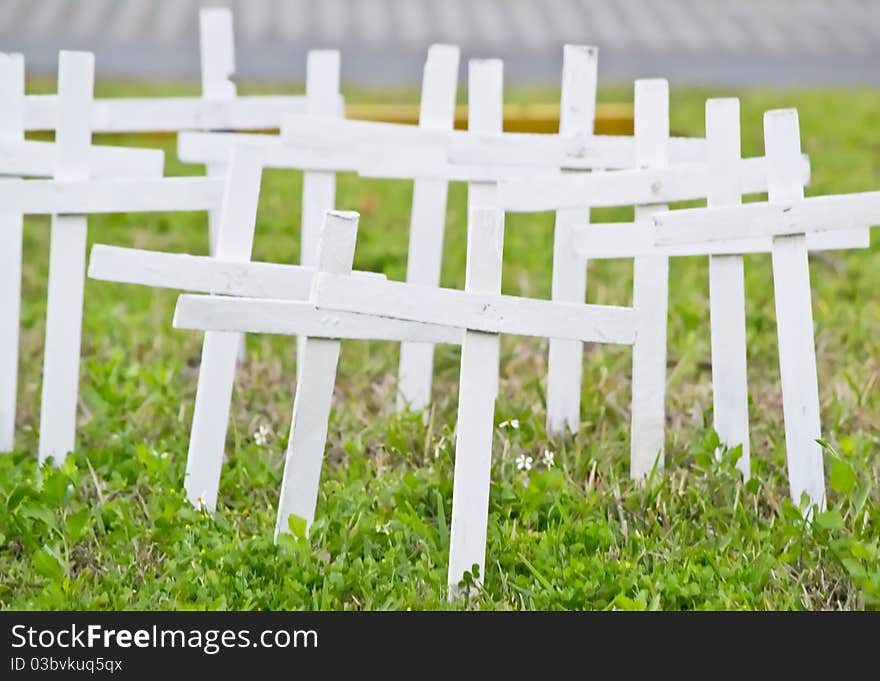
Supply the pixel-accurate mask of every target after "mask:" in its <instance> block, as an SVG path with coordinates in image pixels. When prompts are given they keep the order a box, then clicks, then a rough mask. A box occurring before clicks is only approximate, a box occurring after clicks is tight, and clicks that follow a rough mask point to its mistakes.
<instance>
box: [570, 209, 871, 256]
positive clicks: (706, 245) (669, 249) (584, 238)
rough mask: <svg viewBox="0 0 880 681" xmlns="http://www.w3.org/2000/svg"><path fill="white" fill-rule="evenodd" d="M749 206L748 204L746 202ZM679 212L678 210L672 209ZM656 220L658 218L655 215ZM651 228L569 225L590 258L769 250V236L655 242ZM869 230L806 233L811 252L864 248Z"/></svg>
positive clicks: (696, 235)
mask: <svg viewBox="0 0 880 681" xmlns="http://www.w3.org/2000/svg"><path fill="white" fill-rule="evenodd" d="M749 205H751V204H749ZM674 212H679V211H674ZM657 219H660V218H657ZM654 235H655V230H651V229H646V228H645V225H644V224H638V223H635V222H609V223H593V224H589V225H575V226H574V227H572V238H571V244H572V248H573V249H574V251H575V252H577V253H578V254H580V255H581V256H582V257H584V258H589V259H591V260H600V259H603V260H604V259H609V258H633V257H635V256H637V255H652V254H654V255H665V256H688V255H722V256H723V255H742V254H745V253H769V252H770V250H771V249H772V247H773V239H772V237H750V238H745V239H733V238H731V239H725V240H724V241H699V240H698V239H699V238H700V231H699V230H698V229H697V230H694V231H693V236H692V237H691V239H692V240H691V241H688V242H687V243H674V244H664V245H659V246H658V245H656V241H655V236H654ZM868 246H870V233H869V232H868V230H866V229H857V230H844V231H837V232H817V233H815V234H808V235H807V247H808V248H809V249H810V250H811V251H823V250H834V249H850V248H868Z"/></svg>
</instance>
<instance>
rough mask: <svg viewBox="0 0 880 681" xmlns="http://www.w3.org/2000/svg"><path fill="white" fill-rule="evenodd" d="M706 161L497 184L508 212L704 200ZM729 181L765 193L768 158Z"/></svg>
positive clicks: (739, 164)
mask: <svg viewBox="0 0 880 681" xmlns="http://www.w3.org/2000/svg"><path fill="white" fill-rule="evenodd" d="M710 177H711V176H710V174H709V172H708V168H707V166H706V164H705V163H688V164H678V165H673V166H668V167H664V168H643V169H636V170H615V171H613V172H605V173H566V174H562V175H559V176H555V177H554V176H547V177H543V178H542V177H536V176H531V177H528V178H527V179H515V180H510V181H508V182H503V183H502V184H501V185H500V188H499V202H500V205H501V206H502V207H503V208H504V210H507V211H512V212H516V211H529V212H531V211H540V210H552V209H556V208H575V207H579V206H622V205H626V204H632V203H668V202H671V201H689V200H691V199H702V198H705V197H706V195H707V193H708V191H709V187H710V186H711V180H710ZM800 177H801V181H802V183H803V184H804V185H806V184H808V182H809V179H810V164H809V159H807V158H806V157H804V158H803V159H802V163H801V167H800ZM730 182H731V183H732V185H731V186H732V190H734V191H736V192H737V194H754V193H759V192H765V191H767V162H766V159H765V158H763V157H757V158H744V159H737V161H736V163H735V164H733V165H732V168H731V177H730Z"/></svg>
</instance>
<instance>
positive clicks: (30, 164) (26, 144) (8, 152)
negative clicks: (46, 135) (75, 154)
mask: <svg viewBox="0 0 880 681" xmlns="http://www.w3.org/2000/svg"><path fill="white" fill-rule="evenodd" d="M57 153H58V148H57V147H56V146H55V143H54V142H40V141H37V140H12V141H0V175H22V176H26V177H52V175H53V174H54V173H55V166H56V165H57V158H56V157H57ZM86 158H87V159H88V166H89V177H112V178H115V177H162V173H163V171H164V165H165V152H163V151H162V150H161V149H135V148H131V147H107V146H100V145H94V146H91V147H89V149H88V150H87V151H86Z"/></svg>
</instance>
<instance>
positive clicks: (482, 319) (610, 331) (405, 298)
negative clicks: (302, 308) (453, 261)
mask: <svg viewBox="0 0 880 681" xmlns="http://www.w3.org/2000/svg"><path fill="white" fill-rule="evenodd" d="M315 286H316V287H317V290H318V291H319V294H320V295H319V307H320V308H321V309H324V310H332V311H345V312H359V313H363V314H371V315H376V316H378V317H389V318H393V319H403V320H410V321H417V322H434V321H440V322H442V323H444V324H449V325H450V326H455V327H457V328H460V329H470V330H473V331H481V332H484V333H495V334H498V333H504V334H513V335H521V336H537V337H539V338H561V339H565V340H576V341H580V342H591V343H623V344H629V343H632V342H633V339H634V333H635V319H634V315H633V311H632V308H629V307H614V306H610V305H586V304H584V303H566V302H558V301H549V300H540V299H535V298H523V297H519V296H510V295H501V294H498V293H480V292H479V290H474V291H469V290H465V291H460V290H457V289H449V288H435V287H433V286H422V285H418V284H409V283H404V282H397V281H382V280H379V279H371V280H364V279H360V280H358V279H353V278H351V277H341V276H334V275H329V274H320V275H318V277H317V278H316V280H315Z"/></svg>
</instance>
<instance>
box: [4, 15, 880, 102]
mask: <svg viewBox="0 0 880 681" xmlns="http://www.w3.org/2000/svg"><path fill="white" fill-rule="evenodd" d="M201 6H228V7H231V8H232V9H233V10H234V12H235V31H236V51H237V54H236V58H237V63H238V69H237V70H238V77H239V78H240V79H258V80H275V81H302V80H303V79H304V77H305V61H304V55H305V53H306V51H307V50H309V49H311V48H315V47H337V48H339V49H341V50H342V57H343V60H342V69H343V79H344V80H345V81H346V82H349V83H358V84H387V83H400V82H403V83H411V84H417V83H418V82H419V80H420V79H421V64H422V61H423V59H424V54H425V49H426V47H427V45H429V44H430V43H432V42H452V43H456V44H459V45H461V47H462V50H463V57H464V59H465V60H466V59H467V58H470V57H501V58H503V59H504V60H505V79H506V81H507V82H509V83H541V82H545V83H554V82H557V81H558V79H559V71H560V64H561V59H562V45H563V44H564V43H566V42H571V43H584V44H593V45H598V46H599V47H600V50H601V51H600V78H601V79H603V80H604V81H626V80H631V79H633V78H636V77H650V76H658V75H662V76H664V77H667V78H669V79H670V81H672V82H673V84H715V85H718V84H731V85H733V84H770V85H800V84H803V85H834V84H840V85H850V84H876V83H880V1H875V0H225V1H220V2H216V1H215V2H199V1H198V0H0V50H2V51H9V52H12V51H16V52H22V53H24V54H25V57H26V59H27V64H28V67H29V69H30V70H31V71H39V72H48V73H54V71H55V68H56V62H57V51H58V50H59V49H87V50H90V51H93V52H94V53H95V55H96V59H97V69H98V73H99V75H103V76H124V77H129V76H137V77H165V78H193V79H196V78H198V74H199V66H198V23H197V13H198V9H199V7H201Z"/></svg>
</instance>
